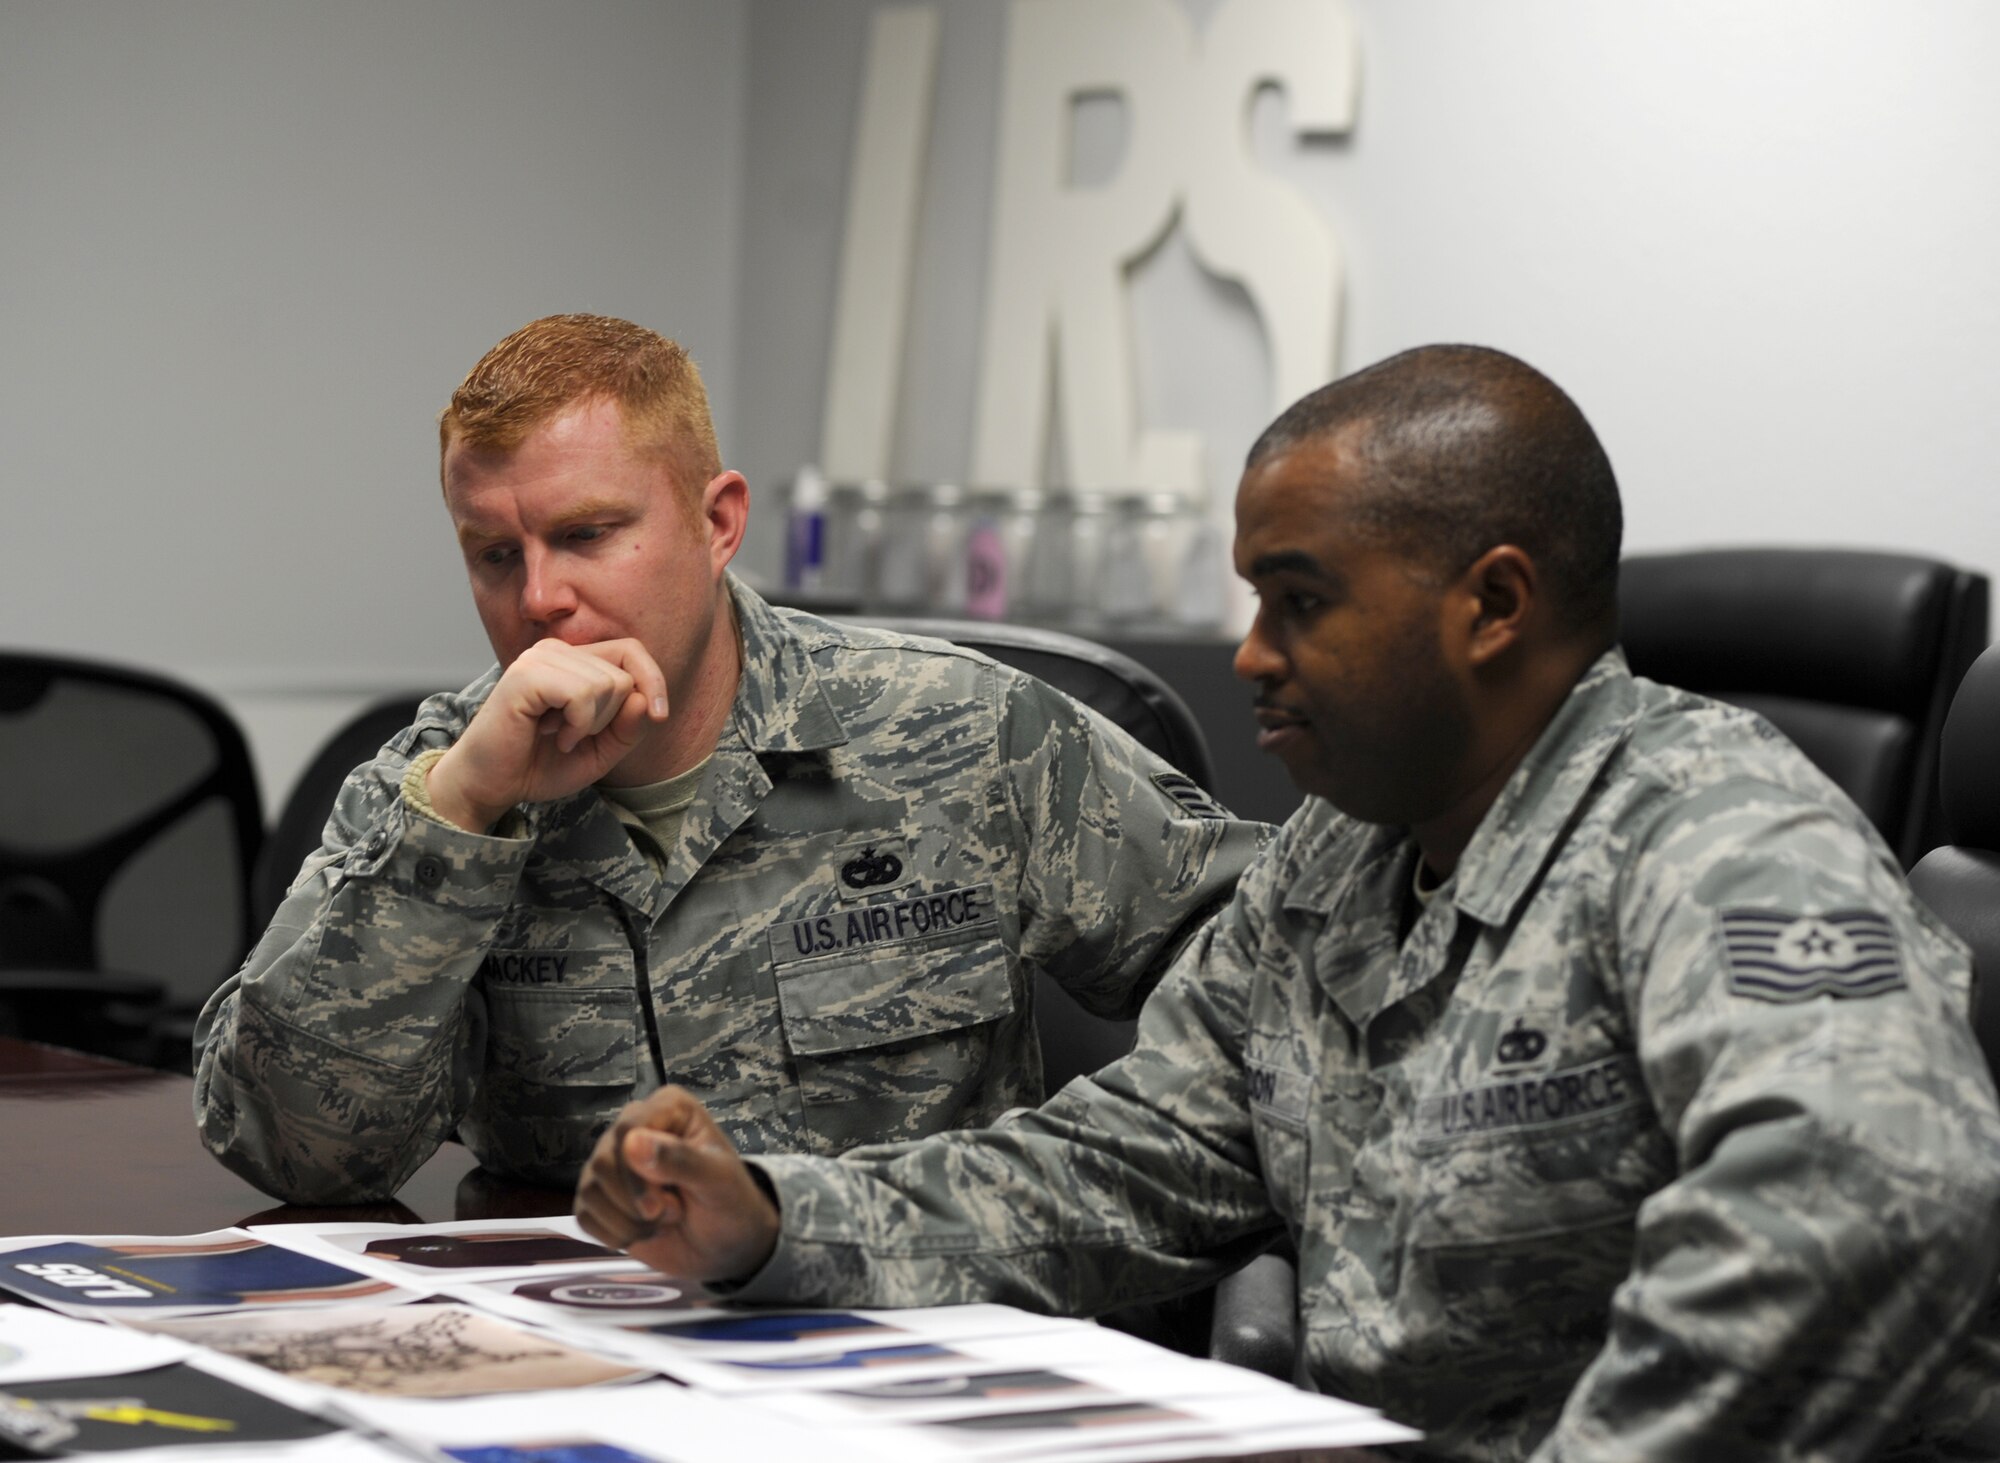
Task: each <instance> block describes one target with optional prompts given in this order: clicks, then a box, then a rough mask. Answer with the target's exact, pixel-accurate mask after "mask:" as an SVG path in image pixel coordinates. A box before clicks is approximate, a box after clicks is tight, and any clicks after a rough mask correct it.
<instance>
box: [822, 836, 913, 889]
mask: <svg viewBox="0 0 2000 1463" xmlns="http://www.w3.org/2000/svg"><path fill="white" fill-rule="evenodd" d="M832 862H833V879H834V885H835V887H836V888H838V889H839V891H840V897H841V899H843V900H844V901H847V902H848V903H852V902H853V901H855V900H857V899H867V898H869V897H871V896H873V895H877V894H881V893H884V892H886V891H887V890H890V889H900V888H902V887H903V886H904V885H906V884H908V883H910V882H911V881H912V880H914V879H915V878H916V876H917V861H916V859H915V858H913V857H912V856H911V854H910V842H909V840H908V839H907V838H903V837H899V836H896V835H890V836H888V837H879V836H878V837H873V838H863V839H856V840H854V841H852V842H849V843H844V844H842V845H841V846H840V847H839V848H837V849H835V850H834V851H833V860H832Z"/></svg>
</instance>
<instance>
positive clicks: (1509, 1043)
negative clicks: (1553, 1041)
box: [1493, 1016, 1549, 1067]
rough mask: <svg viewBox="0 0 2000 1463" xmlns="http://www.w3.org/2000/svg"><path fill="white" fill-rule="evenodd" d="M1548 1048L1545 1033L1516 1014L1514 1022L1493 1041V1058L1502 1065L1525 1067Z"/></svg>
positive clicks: (1547, 1039)
mask: <svg viewBox="0 0 2000 1463" xmlns="http://www.w3.org/2000/svg"><path fill="white" fill-rule="evenodd" d="M1548 1049H1549V1038H1548V1036H1547V1034H1546V1033H1544V1032H1541V1031H1538V1030H1536V1029H1535V1028H1534V1027H1532V1026H1530V1025H1529V1024H1528V1022H1527V1019H1526V1018H1525V1017H1521V1016H1516V1017H1515V1018H1514V1024H1513V1025H1512V1026H1510V1027H1508V1028H1507V1029H1506V1030H1505V1031H1503V1032H1501V1033H1500V1040H1499V1041H1497V1042H1495V1043H1494V1046H1493V1060H1494V1062H1495V1063H1496V1064H1497V1065H1499V1066H1502V1067H1525V1066H1526V1065H1527V1064H1528V1063H1530V1062H1532V1061H1534V1060H1535V1058H1537V1057H1539V1056H1540V1055H1541V1054H1542V1053H1543V1052H1545V1051H1547V1050H1548Z"/></svg>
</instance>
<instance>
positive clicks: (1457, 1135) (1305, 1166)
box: [744, 652, 2000, 1463]
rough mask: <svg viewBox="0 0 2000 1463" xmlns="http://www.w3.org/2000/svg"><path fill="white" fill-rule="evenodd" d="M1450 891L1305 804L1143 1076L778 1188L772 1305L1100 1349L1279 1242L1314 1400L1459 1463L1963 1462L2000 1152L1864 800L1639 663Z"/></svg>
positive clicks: (818, 1166) (1512, 784)
mask: <svg viewBox="0 0 2000 1463" xmlns="http://www.w3.org/2000/svg"><path fill="white" fill-rule="evenodd" d="M1417 856H1418V855H1417V851H1416V848H1415V845H1414V843H1413V842H1412V840H1411V839H1410V838H1409V836H1408V834H1407V832H1406V831H1404V830H1401V829H1395V828H1383V827H1376V826H1370V825H1366V824H1362V823H1358V822H1355V821H1354V820H1352V819H1349V818H1346V817H1343V816H1342V815H1340V814H1338V813H1336V812H1335V811H1334V810H1333V809H1332V808H1331V807H1329V806H1328V805H1326V804H1325V803H1323V802H1320V801H1318V800H1317V799H1315V800H1311V801H1309V802H1308V803H1307V805H1306V806H1305V807H1304V808H1303V809H1301V810H1300V812H1299V813H1298V814H1297V815H1296V816H1295V817H1294V818H1293V819H1292V820H1291V821H1290V822H1289V823H1288V824H1287V825H1286V826H1285V828H1284V830H1283V831H1282V832H1281V833H1280V835H1279V837H1278V839H1277V840H1276V842H1275V843H1274V844H1273V845H1272V847H1271V848H1270V849H1268V850H1267V851H1266V853H1265V854H1264V856H1263V857H1262V858H1260V859H1259V861H1258V862H1257V863H1256V864H1255V865H1254V866H1253V867H1252V869H1251V871H1250V872H1249V873H1248V874H1247V875H1245V877H1244V879H1243V882H1242V884H1241V886H1240V887H1239V888H1238V891H1237V894H1236V898H1235V900H1234V901H1233V902H1232V903H1231V905H1230V906H1229V908H1228V909H1227V910H1226V911H1225V912H1224V914H1223V915H1222V916H1221V918H1219V919H1218V920H1216V921H1215V922H1214V923H1213V924H1212V925H1210V926H1209V927H1208V928H1207V929H1206V930H1205V931H1204V932H1203V934H1202V936H1201V937H1200V938H1199V939H1198V940H1197V941H1196V942H1195V943H1194V944H1193V945H1191V946H1190V948H1189V949H1188V950H1187V951H1185V952H1184V953H1183V954H1182V956H1181V958H1180V960H1179V961H1178V962H1177V963H1176V966H1175V968H1174V969H1173V970H1172V971H1171V972H1170V973H1169V974H1168V976H1167V978H1166V981H1165V982H1164V983H1163V984H1162V986H1161V988H1160V990H1159V991H1158V993H1157V994H1156V995H1155V996H1154V997H1153V999H1152V1001H1151V1002H1150V1003H1149V1005H1148V1006H1147V1008H1146V1012H1145V1015H1144V1016H1143V1018H1142V1019H1141V1023H1140V1031H1139V1044H1138V1047H1137V1049H1136V1050H1135V1052H1134V1053H1133V1055H1132V1056H1130V1057H1128V1058H1126V1059H1125V1060H1124V1061H1122V1062H1120V1063H1118V1064H1116V1065H1113V1066H1111V1067H1108V1068H1106V1069H1104V1070H1103V1071H1102V1072H1100V1073H1098V1074H1097V1077H1096V1079H1095V1080H1085V1081H1082V1082H1078V1083H1075V1084H1072V1085H1071V1086H1070V1087H1068V1088H1066V1089H1065V1090H1064V1092H1063V1093H1061V1094H1060V1095H1058V1096H1057V1097H1056V1098H1054V1099H1053V1100H1051V1101H1050V1102H1049V1103H1048V1104H1047V1105H1045V1106H1044V1107H1043V1108H1041V1109H1040V1110H1039V1111H1037V1112H1032V1113H1025V1114H1021V1115H1018V1116H1016V1117H1013V1118H1010V1119H1009V1120H1008V1121H1006V1122H1004V1123H1002V1124H1000V1125H998V1126H996V1127H995V1128H993V1129H991V1130H989V1131H987V1132H985V1133H980V1134H952V1135H946V1136H944V1137H942V1138H939V1139H934V1140H931V1141H929V1142H926V1143H922V1144H917V1145H913V1146H899V1147H896V1148H885V1149H879V1150H878V1149H868V1150H861V1151H858V1152H856V1153H853V1154H850V1155H848V1157H847V1158H846V1159H843V1160H841V1161H839V1162H823V1161H815V1160H811V1159H803V1158H798V1159H795V1158H779V1159H763V1160H760V1163H761V1166H762V1167H763V1168H764V1169H765V1171H766V1172H767V1174H768V1175H769V1176H770V1177H771V1178H772V1179H773V1181H774V1183H775V1185H776V1189H777V1191H778V1193H779V1195H780V1200H781V1207H782V1210H783V1222H784V1228H783V1235H782V1238H781V1240H780V1243H779V1248H778V1251H777V1253H776V1254H775V1255H774V1256H773V1258H772V1261H771V1263H770V1264H769V1265H768V1266H767V1267H766V1268H765V1270H764V1271H763V1272H762V1273H761V1274H760V1275H758V1276H757V1277H755V1278H754V1279H753V1280H752V1282H751V1283H750V1284H749V1286H748V1287H747V1288H746V1290H745V1292H744V1293H745V1295H746V1296H748V1297H750V1298H773V1297H776V1296H780V1295H784V1296H789V1297H792V1298H794V1299H810V1300H816V1301H821V1302H824V1303H828V1304H860V1303H864V1302H875V1303H894V1304H912V1303H920V1302H921V1303H933V1302H941V1301H958V1300H969V1299H973V1298H985V1297H997V1298H999V1299H1003V1300H1010V1301H1013V1302H1015V1303H1017V1304H1021V1305H1026V1306H1031V1307H1036V1308H1043V1309H1053V1310H1061V1311H1068V1312H1085V1313H1090V1312H1096V1311H1100V1310H1103V1309H1105V1308H1107V1307H1109V1306H1112V1305H1114V1304H1117V1303H1120V1302H1124V1301H1127V1300H1131V1299H1134V1298H1137V1297H1140V1296H1144V1295H1150V1294H1157V1293H1161V1292H1164V1291H1168V1290H1172V1289H1182V1288H1187V1287H1189V1286H1192V1285H1194V1284H1196V1283H1198V1282H1200V1281H1201V1280H1203V1279H1205V1278H1210V1277H1212V1276H1213V1275H1214V1274H1215V1273H1217V1271H1218V1269H1219V1268H1220V1266H1221V1265H1222V1264H1224V1263H1226V1262H1228V1261H1231V1260H1240V1259H1241V1258H1242V1257H1243V1255H1244V1254H1245V1253H1246V1252H1247V1251H1249V1250H1253V1249H1255V1248H1256V1247H1258V1246H1260V1245H1262V1244H1264V1243H1265V1242H1267V1241H1268V1240H1269V1239H1270V1238H1271V1237H1272V1235H1273V1234H1274V1233H1275V1232H1277V1231H1279V1230H1282V1231H1284V1232H1285V1233H1287V1234H1289V1236H1290V1237H1291V1239H1292V1240H1293V1241H1294V1242H1295V1244H1296V1246H1297V1249H1298V1255H1299V1262H1300V1270H1299V1280H1298V1298H1299V1306H1300V1310H1301V1314H1302V1330H1303V1336H1304V1348H1305V1358H1304V1360H1305V1366H1306V1369H1307V1371H1308V1372H1309V1374H1310V1377H1311V1379H1312V1380H1313V1381H1314V1383H1315V1384H1316V1385H1318V1386H1319V1387H1321V1388H1322V1389H1323V1390H1326V1391H1329V1392H1333V1393H1338V1394H1341V1395H1344V1396H1348V1397H1352V1398H1355V1399H1358V1400H1360V1401H1363V1402H1367V1403H1371V1404H1373V1405H1375V1406H1378V1407H1380V1408H1382V1409H1384V1410H1385V1411H1387V1412H1388V1413H1389V1414H1391V1415H1392V1416H1394V1417H1397V1418H1398V1419H1400V1420H1402V1421H1405V1422H1408V1423H1410V1424H1412V1425H1415V1426H1418V1427H1421V1428H1423V1429H1425V1430H1426V1431H1427V1433H1428V1434H1429V1438H1428V1441H1427V1443H1426V1444H1425V1445H1424V1447H1423V1455H1424V1456H1435V1457H1442V1458H1453V1459H1479V1460H1501V1459H1510V1460H1511V1459H1520V1458H1525V1457H1530V1456H1532V1457H1534V1458H1536V1459H1540V1460H1572V1463H1574V1460H1583V1459H1592V1460H1610V1459H1618V1460H1635V1463H1636V1460H1642V1459H1643V1460H1649V1463H1671V1460H1690V1463H1692V1460H1697V1459H1699V1460H1702V1463H1715V1460H1722V1459H1738V1458H1741V1459H1752V1458H1754V1459H1758V1460H1792V1459H1835V1458H1839V1459H1846V1458H1862V1457H1870V1456H1875V1450H1876V1449H1877V1447H1878V1446H1880V1445H1882V1444H1883V1443H1884V1442H1885V1440H1887V1441H1888V1442H1890V1443H1892V1444H1894V1445H1896V1446H1899V1447H1900V1446H1902V1445H1903V1444H1905V1443H1907V1442H1908V1441H1909V1439H1908V1437H1907V1436H1906V1434H1905V1424H1904V1422H1903V1421H1902V1420H1903V1419H1904V1418H1906V1417H1908V1416H1910V1415H1912V1412H1913V1409H1914V1411H1915V1413H1916V1415H1920V1416H1921V1417H1923V1418H1924V1419H1925V1425H1926V1426H1928V1427H1930V1428H1931V1429H1932V1431H1934V1432H1951V1431H1953V1430H1954V1429H1956V1428H1958V1427H1961V1426H1962V1425H1963V1424H1964V1423H1965V1420H1966V1419H1965V1415H1964V1409H1963V1408H1962V1407H1961V1405H1960V1404H1962V1403H1964V1404H1966V1405H1968V1406H1970V1405H1976V1399H1977V1397H1978V1395H1979V1388H1980V1386H1981V1385H1982V1384H1983V1385H1984V1386H1985V1387H1986V1389H1987V1390H1989V1391H1990V1390H1991V1389H1992V1384H1993V1383H1995V1382H2000V1371H1996V1370H1995V1369H1994V1366H1993V1358H1994V1355H1995V1353H1994V1351H1993V1350H1992V1348H1991V1346H1990V1345H1989V1344H1988V1338H1982V1340H1981V1341H1979V1342H1978V1343H1975V1344H1973V1345H1971V1346H1969V1347H1968V1346H1967V1344H1966V1343H1965V1340H1964V1338H1965V1336H1966V1334H1967V1332H1968V1330H1969V1329H1971V1328H1973V1327H1974V1326H1975V1325H1976V1324H1977V1322H1976V1319H1975V1313H1976V1311H1977V1310H1978V1307H1979V1305H1980V1303H1981V1300H1982V1297H1983V1295H1984V1293H1985V1292H1986V1290H1987V1289H1988V1287H1989V1284H1990V1279H1991V1277H1992V1276H1993V1274H1994V1271H1995V1265H1996V1260H1997V1259H2000V1116H1996V1111H1995V1102H1994V1092H1993V1086H1992V1083H1991V1081H1990V1079H1989V1077H1988V1075H1987V1071H1986V1067H1985V1064H1984V1062H1983V1060H1982V1058H1981V1055H1980V1052H1979V1050H1978V1048H1977V1046H1976V1045H1975V1043H1974V1040H1973V1038H1972V1035H1971V1033H1970V1031H1969V1029H1968V1026H1967V1023H1966V1019H1965V1012H1966V1008H1967V1004H1968V987H1969V982H1970V975H1969V961H1968V957H1967V954H1966V952H1965V949H1964V948H1963V946H1962V945H1960V943H1959V942H1958V941H1957V940H1956V939H1954V938H1953V937H1952V936H1951V935H1950V934H1949V933H1947V932H1946V931H1945V930H1944V929H1943V928H1942V927H1941V926H1940V925H1939V924H1938V923H1937V922H1936V921H1935V920H1934V919H1933V918H1932V917H1931V916H1930V915H1929V914H1928V913H1926V912H1925V911H1924V910H1923V909H1922V908H1921V907H1919V906H1918V905H1917V904H1916V903H1915V901H1914V900H1913V899H1912V897H1911V895H1910V894H1909V892H1908V890H1907V888H1906V887H1905V885H1904V883H1903V881H1902V878H1901V875H1900V873H1899V871H1898V868H1897V866H1896V863H1895V861H1894V859H1893V858H1892V857H1891V855H1890V853H1889V851H1888V850H1887V849H1886V848H1885V847H1884V846H1883V844H1882V842H1881V840H1880V839H1879V838H1878V837H1876V835H1875V833H1874V832H1873V830H1872V829H1870V828H1869V827H1868V826H1867V824H1866V823H1865V821H1864V820H1863V818H1862V816H1861V814H1860V813H1859V812H1858V811H1856V809H1855V808H1854V807H1853V805H1852V804H1851V803H1849V802H1848V801H1847V799H1846V798H1844V797H1843V796H1842V795H1841V794H1840V793H1839V792H1838V791H1837V790H1836V789H1834V788H1833V787H1832V785H1831V784H1830V783H1828V782H1827V781H1826V780H1825V778H1823V777H1822V776H1821V775H1820V774H1819V773H1818V772H1817V771H1816V770H1815V769H1814V768H1813V767H1812V766H1811V765H1810V764H1808V763H1807V761H1806V760H1805V758H1804V757H1803V756H1802V755H1800V754H1799V753H1798V752H1797V751H1796V750H1795V749H1794V748H1793V747H1792V746H1791V745H1790V744H1789V743H1787V742H1785V741H1784V740H1783V739H1782V738H1781V737H1779V736H1778V734H1777V733H1776V732H1774V731H1773V730H1772V729H1771V728H1770V727H1769V725H1768V724H1766V723H1765V722H1763V721H1762V720H1760V719H1759V718H1757V717H1755V716H1752V715H1751V714H1749V713H1747V712H1743V711H1739V710H1736V709H1734V708H1730V707H1724V706H1720V705H1717V704H1715V703H1712V702H1708V701H1704V700H1702V699H1700V698H1697V697H1694V696H1690V695H1687V694H1685V693H1682V692H1678V691H1674V690H1671V689H1668V688H1665V687H1661V686H1657V685H1654V684H1652V683H1650V682H1647V681H1642V680H1636V679H1634V678H1633V677H1632V676H1631V675H1630V674H1629V673H1628V672H1627V671H1626V669H1625V666H1624V661H1623V658H1622V657H1621V656H1619V655H1617V654H1616V653H1615V652H1614V653H1611V654H1609V655H1607V656H1606V657H1605V658H1603V659H1602V660H1600V661H1599V662H1598V663H1597V664H1596V666H1595V667H1593V668H1592V670H1591V671H1590V672H1589V673H1588V674H1587V675H1586V677H1585V678H1584V679H1583V680H1582V681H1581V682H1580V683H1579V685H1578V686H1577V688H1576V689H1575V690H1574V691H1573V692H1572V694H1571V696H1570V698H1569V699H1568V701H1567V702H1566V703H1565V704H1564V705H1563V707H1562V708H1561V709H1560V710H1559V712H1558V713H1557V715H1556V717H1555V718H1554V720H1553V721H1552V722H1551V724H1550V725H1549V726H1548V728H1547V729H1546V730H1545V731H1544V733H1543V735H1542V736H1541V738H1540V740H1539V741H1538V743H1537V744H1536V746H1535V747H1534V749H1533V750H1532V752H1531V753H1530V755H1529V756H1528V758H1527V759H1526V761H1525V762H1524V763H1523V765H1522V766H1520V767H1519V768H1518V769H1516V771H1515V773H1514V775H1513V777H1512V779H1511V780H1510V781H1509V783H1508V784H1507V786H1506V787H1505V788H1504V790H1503V791H1502V793H1501V795H1500V797H1499V798H1498V800H1497V801H1496V802H1495V804H1494V806H1493V807H1492V808H1491V809H1490V810H1489V811H1488V813H1487V816H1486V817H1485V819H1484V821H1483V822H1482V823H1481V825H1480V827H1479V829H1478V830H1477V832H1476V834H1475V835H1474V837H1473V839H1472V841H1471V843H1470V844H1469V845H1468V847H1467V849H1466V851H1465V853H1464V856H1463V858H1462V859H1461V861H1460V863H1459V865H1458V868H1457V870H1456V872H1455V874H1454V875H1453V877H1452V878H1451V879H1450V880H1448V881H1447V882H1446V883H1445V885H1444V886H1443V888H1442V889H1441V890H1440V891H1439V892H1438V894H1437V895H1436V896H1435V897H1434V898H1433V899H1431V901H1430V902H1429V904H1428V906H1427V907H1425V908H1423V909H1422V911H1421V913H1420V914H1417V915H1416V916H1415V918H1414V922H1413V923H1412V924H1410V925H1409V928H1408V933H1407V935H1405V934H1404V933H1403V928H1404V922H1405V920H1406V919H1407V918H1409V916H1410V915H1411V913H1412V910H1411V909H1410V907H1409V902H1410V901H1411V899H1412V894H1411V881H1412V876H1413V873H1414V870H1415V862H1416V859H1417ZM1947 1374H1949V1379H1948V1380H1944V1379H1947ZM1941 1381H1942V1385H1941ZM1947 1394H1948V1395H1947ZM1919 1399H1922V1400H1921V1406H1920V1407H1919V1406H1918V1404H1919ZM1967 1399H1972V1401H1971V1402H1968V1401H1967ZM1995 1405H2000V1403H1996V1404H1995ZM1894 1456H1915V1455H1914V1454H1910V1453H1908V1452H1907V1451H1905V1452H1898V1453H1895V1454H1894Z"/></svg>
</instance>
